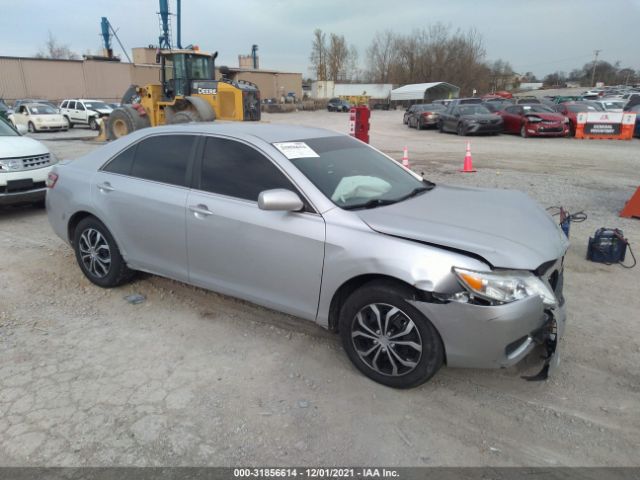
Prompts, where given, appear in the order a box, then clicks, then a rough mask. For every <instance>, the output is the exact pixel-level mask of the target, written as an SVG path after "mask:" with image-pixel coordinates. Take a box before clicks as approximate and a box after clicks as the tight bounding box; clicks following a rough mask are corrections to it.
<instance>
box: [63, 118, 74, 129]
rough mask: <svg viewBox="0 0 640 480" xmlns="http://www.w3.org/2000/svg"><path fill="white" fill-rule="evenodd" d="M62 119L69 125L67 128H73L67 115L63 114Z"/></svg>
mask: <svg viewBox="0 0 640 480" xmlns="http://www.w3.org/2000/svg"><path fill="white" fill-rule="evenodd" d="M64 119H65V120H66V121H67V125H69V128H73V123H71V120H69V117H67V116H66V115H65V116H64Z"/></svg>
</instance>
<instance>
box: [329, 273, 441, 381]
mask: <svg viewBox="0 0 640 480" xmlns="http://www.w3.org/2000/svg"><path fill="white" fill-rule="evenodd" d="M412 295H413V292H412V291H411V290H410V288H408V287H404V286H402V285H400V284H396V283H394V282H388V281H374V282H370V283H367V284H365V285H363V286H362V287H360V288H359V289H358V290H356V291H355V292H353V293H352V294H351V295H350V296H349V297H348V298H347V300H346V301H345V303H344V304H343V306H342V308H341V310H340V320H339V321H340V324H339V329H340V336H341V337H342V344H343V346H344V349H345V350H346V352H347V355H348V356H349V359H350V360H351V361H352V362H353V364H354V365H355V367H356V368H357V369H358V370H360V371H361V372H362V373H364V374H365V375H366V376H367V377H369V378H370V379H371V380H373V381H375V382H378V383H381V384H383V385H386V386H389V387H393V388H412V387H416V386H418V385H420V384H422V383H424V382H426V381H427V380H429V379H430V378H431V377H432V376H433V375H434V374H435V373H436V372H437V371H438V370H439V369H440V367H441V366H442V364H443V363H444V347H443V345H442V340H441V339H440V335H439V334H438V332H437V330H436V329H435V327H434V326H433V325H432V324H431V322H430V321H429V320H428V319H427V318H426V317H425V316H424V315H423V314H422V313H421V312H420V311H419V310H418V309H416V308H415V307H414V306H413V305H411V304H410V303H409V302H408V301H407V299H408V298H411V297H412Z"/></svg>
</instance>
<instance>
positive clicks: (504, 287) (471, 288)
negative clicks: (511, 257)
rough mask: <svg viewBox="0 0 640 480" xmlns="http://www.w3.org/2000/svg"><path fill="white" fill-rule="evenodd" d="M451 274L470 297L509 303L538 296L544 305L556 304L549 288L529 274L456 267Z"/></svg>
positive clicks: (525, 272)
mask: <svg viewBox="0 0 640 480" xmlns="http://www.w3.org/2000/svg"><path fill="white" fill-rule="evenodd" d="M453 272H454V273H455V274H456V276H457V277H458V280H459V281H460V283H461V284H462V286H463V287H464V288H465V289H466V290H467V291H468V292H469V295H470V296H471V297H474V296H476V297H480V298H482V299H485V300H488V301H490V302H492V303H493V302H496V303H510V302H515V301H516V300H521V299H523V298H527V297H532V296H534V295H538V296H539V297H541V298H542V301H543V302H544V304H545V305H550V306H553V305H556V303H557V301H556V297H555V295H554V293H553V291H552V290H551V288H550V287H549V286H548V285H547V284H546V283H544V282H543V281H542V280H540V278H539V277H537V276H535V275H534V274H533V273H531V272H527V271H504V272H500V271H497V272H496V271H494V272H476V271H474V270H466V269H464V268H457V267H453Z"/></svg>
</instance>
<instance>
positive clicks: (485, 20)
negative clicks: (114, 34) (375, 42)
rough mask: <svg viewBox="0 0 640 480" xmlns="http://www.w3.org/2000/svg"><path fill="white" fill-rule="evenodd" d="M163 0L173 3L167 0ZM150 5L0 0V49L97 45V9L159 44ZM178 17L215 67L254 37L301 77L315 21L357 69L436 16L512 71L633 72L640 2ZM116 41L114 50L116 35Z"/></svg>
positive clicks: (248, 4) (288, 0)
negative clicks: (377, 37) (611, 68)
mask: <svg viewBox="0 0 640 480" xmlns="http://www.w3.org/2000/svg"><path fill="white" fill-rule="evenodd" d="M169 5H170V8H171V10H172V11H174V9H175V0H169ZM157 11H158V0H91V1H89V0H57V1H54V0H20V1H16V0H0V39H1V40H2V41H1V42H0V55H8V56H31V55H33V54H34V53H36V52H37V51H38V50H39V49H40V48H41V47H42V46H43V45H44V43H45V41H46V39H47V32H48V31H49V30H50V31H51V32H52V33H53V34H54V36H55V37H56V39H57V40H58V41H59V42H60V43H63V44H67V45H69V47H70V48H71V49H72V50H74V51H76V52H78V53H83V52H85V51H86V50H87V49H91V50H92V51H98V49H100V48H101V39H100V37H99V32H100V17H102V16H106V17H108V18H109V20H110V22H111V23H112V24H113V25H114V27H115V28H116V29H117V30H118V35H119V36H120V39H121V40H122V42H123V44H124V46H125V47H126V48H128V49H131V48H133V47H139V46H146V45H148V44H151V43H153V44H157V42H158V35H159V27H158V17H157V15H156V13H157ZM182 16H183V20H182V31H183V35H182V36H183V42H182V43H183V45H186V44H189V43H194V44H197V45H199V46H200V48H201V49H202V50H206V51H214V50H218V51H219V52H220V56H219V60H218V64H219V65H228V66H237V62H238V60H237V55H238V54H240V53H242V54H248V53H249V52H250V50H251V45H252V44H254V43H255V44H258V45H259V51H258V54H259V56H260V66H261V67H262V68H268V69H279V70H287V71H296V72H302V74H303V75H304V76H305V77H306V76H307V75H309V70H308V66H309V64H308V58H309V51H310V48H311V39H312V34H313V30H314V29H315V28H321V29H322V30H324V31H325V32H328V33H329V32H334V33H337V34H341V35H344V36H345V37H346V39H347V41H348V42H349V43H351V44H353V45H355V46H356V47H357V49H358V52H359V56H360V63H361V66H362V67H364V63H365V50H366V48H367V46H368V45H369V43H370V40H371V37H372V35H373V33H374V32H375V31H376V30H385V29H390V30H393V31H396V32H405V33H408V32H410V31H411V30H413V29H415V28H421V27H423V26H427V25H429V24H432V23H436V22H442V23H444V24H445V25H450V26H451V27H453V28H454V29H455V28H461V29H463V30H466V29H469V28H472V27H475V28H476V29H477V30H478V32H480V34H481V35H482V37H483V39H484V44H485V48H486V52H487V59H488V60H495V59H498V58H501V59H503V60H507V61H509V62H510V63H511V65H512V66H513V68H514V70H515V71H517V72H519V73H524V72H526V71H532V72H534V73H535V74H536V75H538V76H543V75H545V74H546V73H550V72H553V71H556V70H560V71H565V72H569V71H570V70H572V69H573V68H578V67H581V66H582V65H584V64H585V63H586V62H588V61H590V60H591V59H593V50H595V49H599V50H601V53H600V58H601V59H603V60H607V61H610V62H614V61H616V60H620V61H621V63H622V66H630V67H632V68H635V69H636V70H640V48H639V47H640V0H504V1H503V0H484V1H480V0H433V1H432V0H399V1H389V0H384V1H382V0H305V1H303V0H262V1H260V0H232V1H222V0H182ZM174 28H175V27H174ZM114 49H115V51H116V54H119V55H121V52H120V47H119V46H118V45H117V44H115V40H114ZM121 56H122V55H121ZM424 80H425V81H432V80H446V79H431V78H429V79H424Z"/></svg>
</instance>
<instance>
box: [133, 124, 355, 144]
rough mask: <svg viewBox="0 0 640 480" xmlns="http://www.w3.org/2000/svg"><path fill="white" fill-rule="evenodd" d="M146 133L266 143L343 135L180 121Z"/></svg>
mask: <svg viewBox="0 0 640 480" xmlns="http://www.w3.org/2000/svg"><path fill="white" fill-rule="evenodd" d="M144 132H146V133H150V134H153V133H194V134H213V135H216V134H217V135H228V136H230V137H237V138H244V139H247V140H251V137H253V138H258V139H260V140H262V141H264V142H267V143H274V142H287V141H295V140H302V139H308V138H325V137H336V136H340V135H344V134H342V133H339V132H335V131H333V130H327V129H325V128H315V127H301V126H299V125H286V124H277V125H276V124H269V123H261V122H220V121H216V122H215V123H180V124H174V125H164V126H161V127H154V128H153V129H149V130H147V129H145V130H144Z"/></svg>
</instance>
